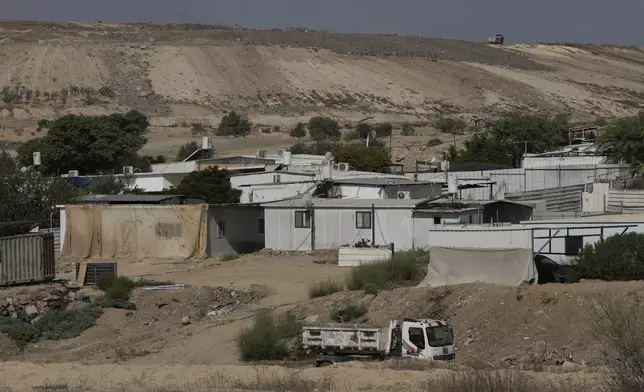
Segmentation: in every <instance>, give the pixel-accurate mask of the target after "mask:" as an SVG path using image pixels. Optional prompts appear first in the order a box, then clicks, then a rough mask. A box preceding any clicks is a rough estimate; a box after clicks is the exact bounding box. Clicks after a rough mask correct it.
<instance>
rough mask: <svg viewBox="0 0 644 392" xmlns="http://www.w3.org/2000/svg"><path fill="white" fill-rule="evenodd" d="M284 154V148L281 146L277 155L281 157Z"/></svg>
mask: <svg viewBox="0 0 644 392" xmlns="http://www.w3.org/2000/svg"><path fill="white" fill-rule="evenodd" d="M282 155H284V150H283V149H281V148H278V149H277V156H278V157H281V156H282Z"/></svg>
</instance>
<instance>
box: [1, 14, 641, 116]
mask: <svg viewBox="0 0 644 392" xmlns="http://www.w3.org/2000/svg"><path fill="white" fill-rule="evenodd" d="M0 42H2V44H1V46H0V85H2V86H4V87H6V88H5V91H4V92H3V97H2V98H3V100H4V101H8V102H5V108H7V109H11V108H15V107H22V108H25V109H26V111H27V112H32V111H33V114H34V115H36V116H38V115H41V114H46V113H42V110H43V109H44V110H45V112H48V111H49V110H51V109H58V110H61V109H65V108H68V107H70V106H71V107H85V106H99V107H106V106H118V105H123V106H129V107H138V108H141V109H144V110H147V111H149V112H152V113H156V114H157V115H159V116H173V115H175V116H180V117H181V116H188V117H190V116H195V115H197V116H204V115H208V114H210V115H213V116H217V115H218V114H220V113H221V111H222V110H223V109H230V108H235V107H240V108H243V109H245V110H246V111H248V112H249V113H251V115H256V116H260V115H278V116H296V115H302V114H305V113H308V112H332V113H336V114H337V115H339V116H345V117H352V116H359V115H362V114H363V113H380V114H387V115H392V116H396V115H399V116H407V117H412V118H431V117H435V116H437V115H442V114H444V113H472V114H479V115H480V114H486V113H490V112H493V111H495V110H498V109H502V108H505V107H509V106H523V107H530V108H535V107H539V108H544V109H556V108H562V107H564V108H568V109H569V110H570V111H572V112H574V113H577V114H580V115H582V114H597V115H612V114H619V113H622V112H629V111H633V110H636V109H637V108H639V105H640V104H641V102H640V101H641V97H642V96H643V94H644V85H642V78H643V77H644V53H643V52H641V51H640V50H639V49H637V48H612V47H592V46H578V47H566V46H523V45H521V46H508V47H504V48H500V47H492V46H489V45H483V44H477V43H470V42H464V41H454V40H441V39H430V38H413V37H397V36H367V35H343V34H333V33H326V32H316V31H256V30H242V29H234V28H222V27H208V26H198V25H165V26H161V25H146V24H139V25H113V24H96V25H92V24H78V23H69V24H51V23H35V22H3V23H0ZM19 87H22V89H18V90H17V91H16V92H14V90H16V89H17V88H19ZM38 108H40V109H41V110H40V111H39V110H38ZM201 108H203V109H205V110H199V109H201ZM32 109H33V110H32ZM10 112H11V111H10ZM4 115H5V116H7V117H8V116H11V114H8V113H7V112H5V114H4ZM19 116H23V117H24V116H25V114H24V113H20V114H19Z"/></svg>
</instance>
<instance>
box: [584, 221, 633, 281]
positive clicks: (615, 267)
mask: <svg viewBox="0 0 644 392" xmlns="http://www.w3.org/2000/svg"><path fill="white" fill-rule="evenodd" d="M572 271H573V277H572V278H573V280H578V279H601V280H608V281H612V280H617V281H628V280H642V279H644V234H639V233H628V234H624V235H613V236H610V237H608V238H605V239H603V240H600V241H598V242H596V243H595V244H593V245H586V246H585V247H584V248H583V250H582V251H581V254H580V255H579V256H578V257H577V258H576V259H575V260H574V261H573V263H572Z"/></svg>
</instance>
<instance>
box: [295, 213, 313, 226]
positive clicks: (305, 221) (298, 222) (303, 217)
mask: <svg viewBox="0 0 644 392" xmlns="http://www.w3.org/2000/svg"><path fill="white" fill-rule="evenodd" d="M309 227H311V212H310V211H295V228H297V229H307V228H309Z"/></svg>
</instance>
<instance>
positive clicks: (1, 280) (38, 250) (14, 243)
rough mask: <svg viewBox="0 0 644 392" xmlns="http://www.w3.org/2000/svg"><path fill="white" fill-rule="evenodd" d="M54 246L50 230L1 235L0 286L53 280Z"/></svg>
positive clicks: (54, 275)
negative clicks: (48, 231) (9, 235)
mask: <svg viewBox="0 0 644 392" xmlns="http://www.w3.org/2000/svg"><path fill="white" fill-rule="evenodd" d="M54 247H55V245H54V234H53V233H34V234H25V235H18V236H13V237H0V286H9V285H14V284H21V283H40V282H46V281H50V280H53V279H54V278H55V277H56V256H55V250H54Z"/></svg>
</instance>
